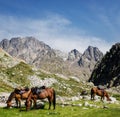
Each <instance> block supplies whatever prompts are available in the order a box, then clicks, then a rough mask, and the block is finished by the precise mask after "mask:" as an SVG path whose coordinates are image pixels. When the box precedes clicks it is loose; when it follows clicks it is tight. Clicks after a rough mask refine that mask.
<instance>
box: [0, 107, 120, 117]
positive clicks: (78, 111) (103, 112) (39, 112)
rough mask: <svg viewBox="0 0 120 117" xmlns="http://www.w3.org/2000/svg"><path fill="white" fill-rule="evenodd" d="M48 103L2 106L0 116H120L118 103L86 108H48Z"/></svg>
mask: <svg viewBox="0 0 120 117" xmlns="http://www.w3.org/2000/svg"><path fill="white" fill-rule="evenodd" d="M47 108H48V105H46V106H45V108H44V109H36V110H35V109H34V110H29V111H28V112H26V111H25V108H22V111H20V110H19V109H16V108H12V109H5V108H0V117H119V115H120V107H119V106H118V105H109V108H108V109H103V108H88V107H87V108H86V109H85V107H73V106H65V107H62V106H60V105H57V106H56V110H52V109H51V110H48V109H47Z"/></svg>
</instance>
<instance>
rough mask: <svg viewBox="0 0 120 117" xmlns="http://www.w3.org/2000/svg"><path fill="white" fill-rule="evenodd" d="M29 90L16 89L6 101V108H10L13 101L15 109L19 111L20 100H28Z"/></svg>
mask: <svg viewBox="0 0 120 117" xmlns="http://www.w3.org/2000/svg"><path fill="white" fill-rule="evenodd" d="M30 92H31V90H26V89H17V88H15V89H14V91H13V92H12V93H11V94H10V96H9V97H8V100H7V102H6V103H7V107H8V108H9V107H11V106H12V100H13V99H15V101H16V105H17V107H19V108H20V109H21V100H26V99H27V98H28V95H29V93H30Z"/></svg>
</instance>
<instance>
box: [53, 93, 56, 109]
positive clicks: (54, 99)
mask: <svg viewBox="0 0 120 117" xmlns="http://www.w3.org/2000/svg"><path fill="white" fill-rule="evenodd" d="M52 100H53V106H54V109H55V106H56V93H55V91H54V92H53V99H52Z"/></svg>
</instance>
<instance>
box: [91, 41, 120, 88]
mask: <svg viewBox="0 0 120 117" xmlns="http://www.w3.org/2000/svg"><path fill="white" fill-rule="evenodd" d="M89 81H91V82H93V83H94V84H95V85H99V84H102V85H105V86H107V87H112V86H119V85H120V43H116V44H115V45H113V46H112V48H111V49H110V51H109V52H107V53H106V54H105V56H104V57H103V58H102V60H101V61H100V62H99V63H98V64H96V66H95V69H94V71H93V72H92V75H91V77H90V79H89Z"/></svg>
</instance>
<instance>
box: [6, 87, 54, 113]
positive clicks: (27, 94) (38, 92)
mask: <svg viewBox="0 0 120 117" xmlns="http://www.w3.org/2000/svg"><path fill="white" fill-rule="evenodd" d="M45 98H47V99H48V101H49V109H50V107H51V103H53V109H55V106H56V93H55V90H54V89H53V88H47V87H45V86H42V87H32V88H31V89H28V88H27V90H26V88H24V89H19V88H15V89H14V91H13V92H11V94H10V96H9V97H8V100H7V102H6V103H7V107H8V108H10V107H11V106H12V100H13V99H15V101H16V105H17V107H19V108H20V110H21V101H22V100H26V102H25V106H26V111H27V110H29V109H30V108H31V106H32V102H33V103H34V106H33V107H34V108H36V106H37V100H38V99H45Z"/></svg>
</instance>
